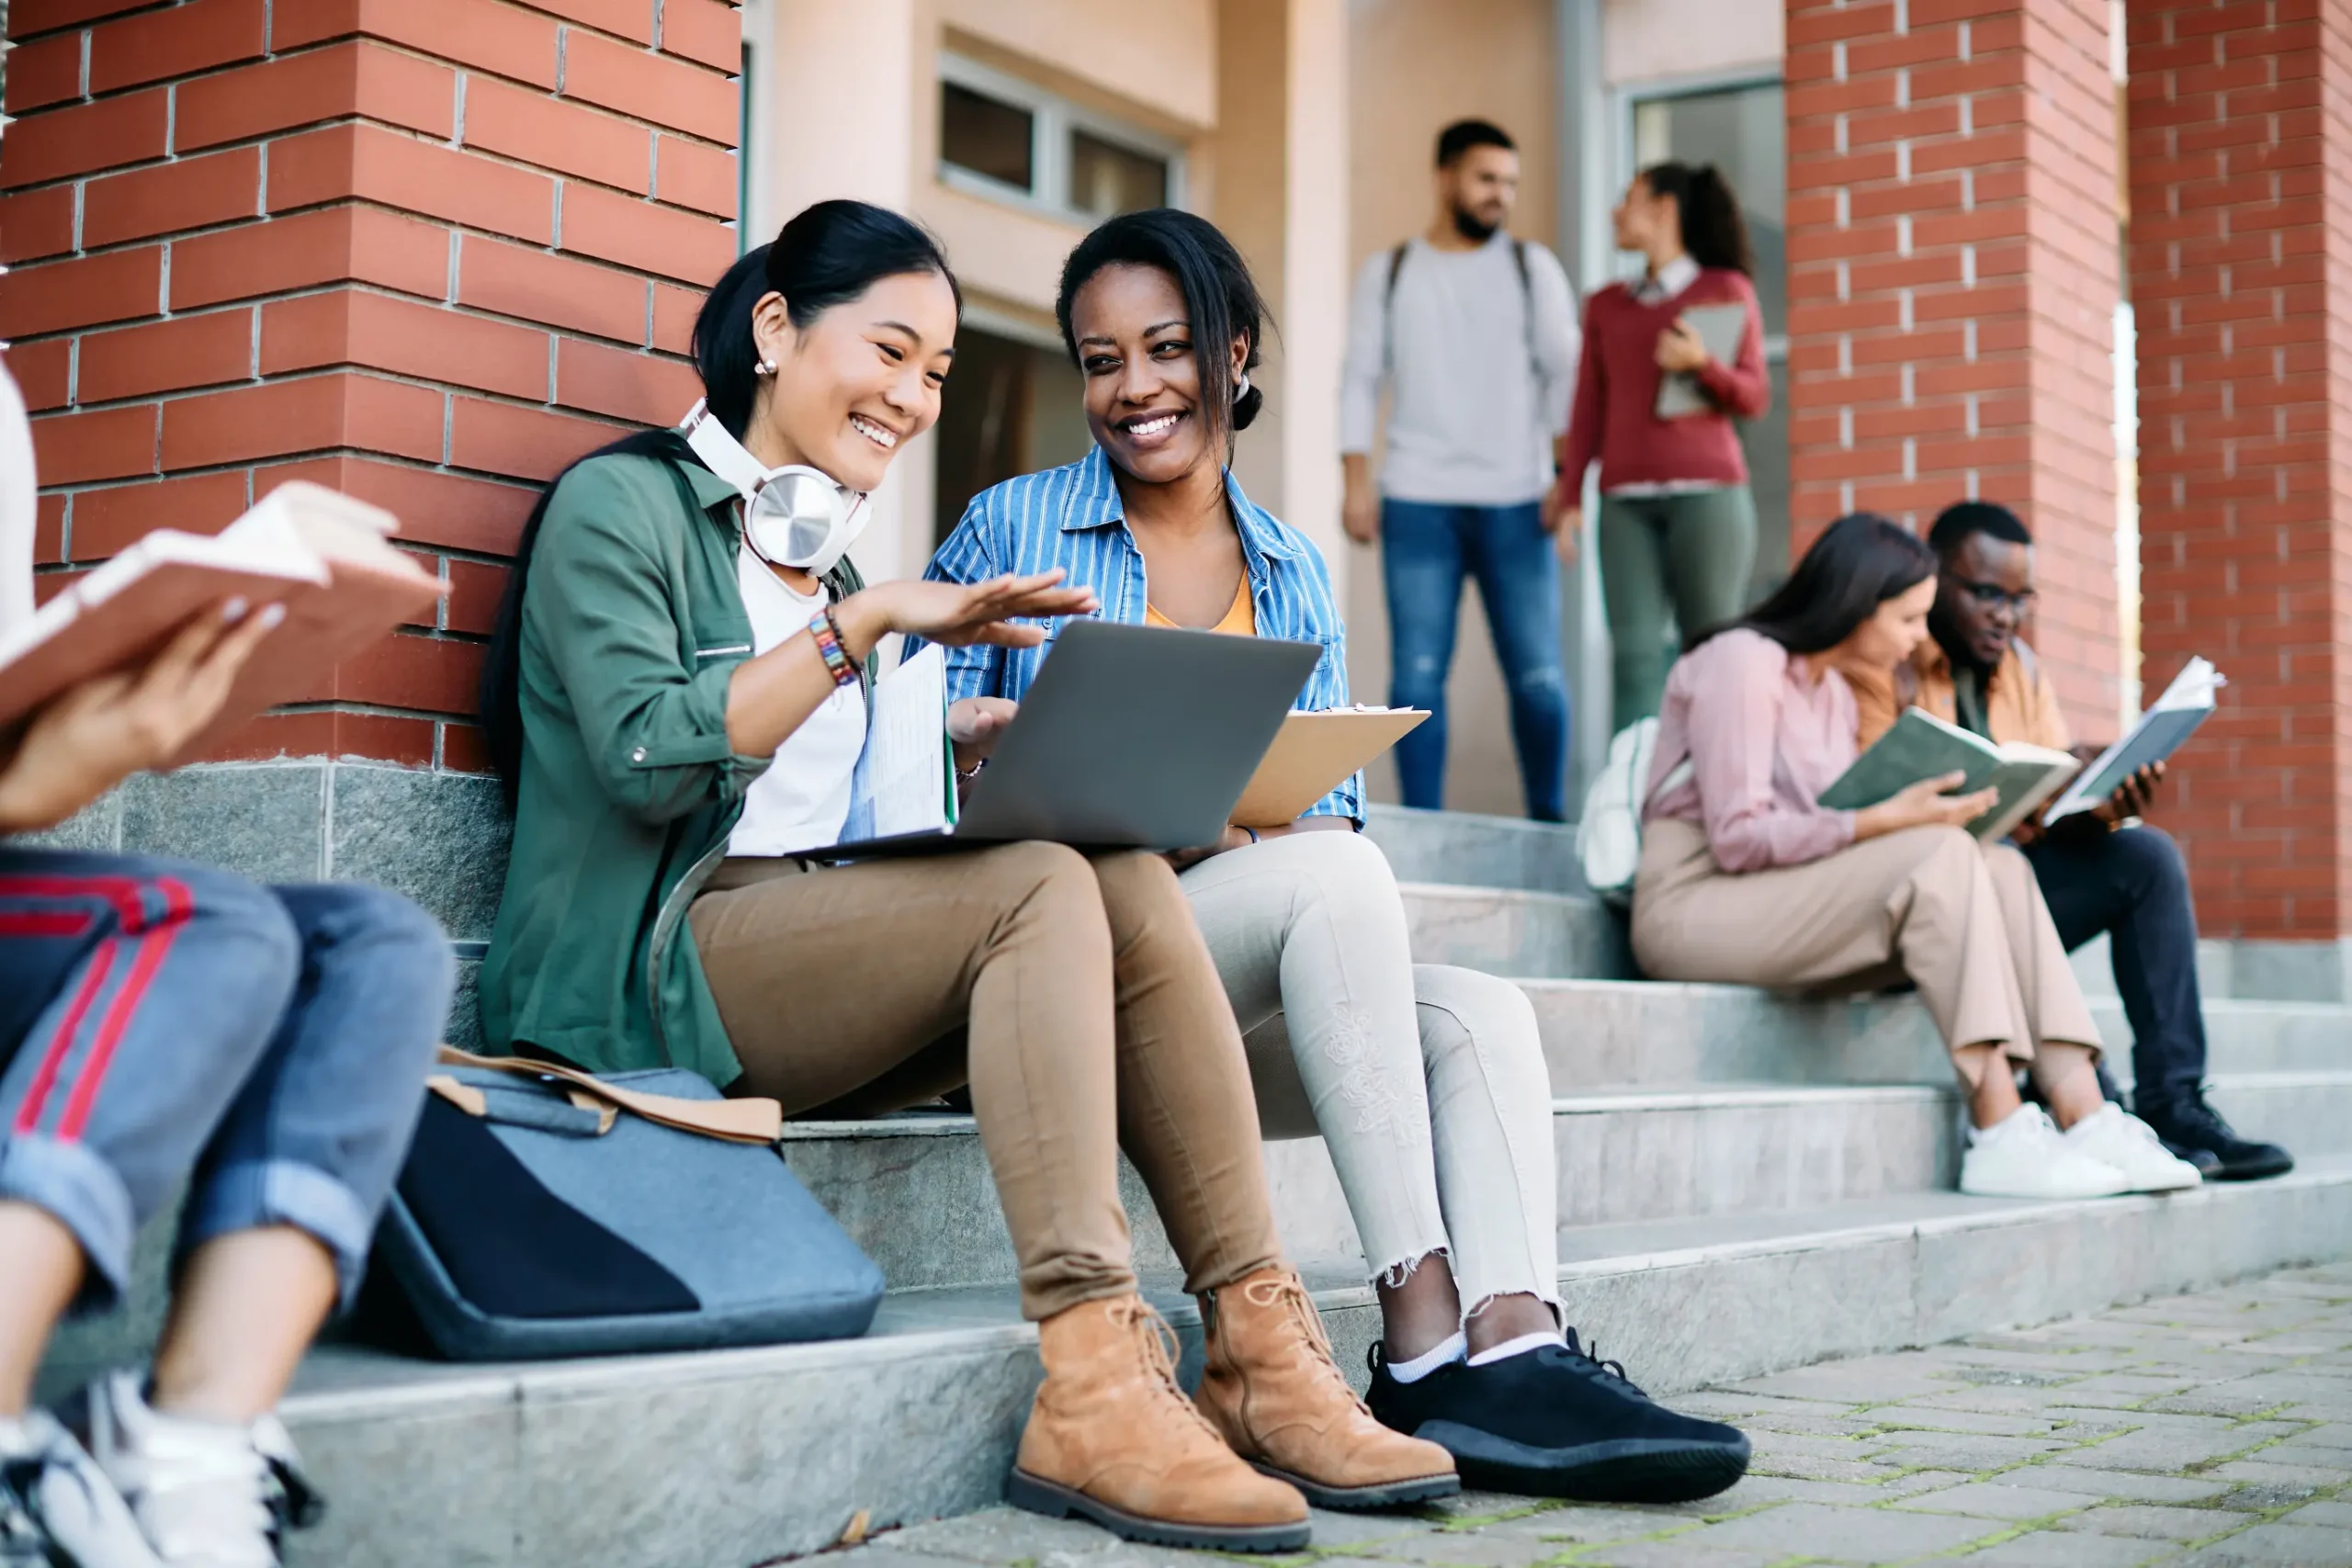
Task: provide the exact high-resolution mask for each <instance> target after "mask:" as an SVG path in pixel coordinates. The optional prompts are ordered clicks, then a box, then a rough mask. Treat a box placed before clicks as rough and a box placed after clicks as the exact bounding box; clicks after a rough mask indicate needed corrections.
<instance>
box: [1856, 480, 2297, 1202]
mask: <svg viewBox="0 0 2352 1568" xmlns="http://www.w3.org/2000/svg"><path fill="white" fill-rule="evenodd" d="M1928 544H1929V545H1930V546H1932V547H1934V549H1935V552H1936V558H1937V561H1938V571H1937V588H1936V604H1935V608H1934V610H1933V611H1932V612H1931V613H1930V614H1929V615H1928V633H1929V635H1928V637H1926V638H1925V639H1923V640H1922V641H1921V642H1920V644H1919V646H1918V649H1917V651H1916V652H1914V653H1913V655H1912V656H1911V659H1910V660H1908V661H1907V662H1906V663H1905V664H1903V665H1900V666H1897V667H1896V668H1895V669H1894V670H1892V671H1884V670H1866V671H1849V679H1851V680H1852V682H1853V684H1854V696H1855V700H1856V704H1857V707H1858V713H1859V721H1860V740H1861V743H1862V744H1863V745H1865V746H1868V745H1869V744H1870V743H1871V741H1873V740H1875V739H1877V738H1878V736H1879V735H1880V734H1882V733H1883V732H1884V731H1885V730H1886V729H1888V728H1891V727H1892V726H1893V725H1894V720H1895V718H1896V716H1898V715H1899V714H1900V713H1901V711H1902V709H1903V708H1904V707H1905V706H1906V705H1917V706H1919V707H1923V708H1925V709H1927V710H1928V712H1929V713H1932V714H1934V715H1936V716H1938V717H1939V718H1942V719H1946V720H1948V721H1950V722H1952V723H1955V724H1958V725H1960V726H1961V727H1962V728H1966V729H1969V730H1972V731H1973V732H1974V733H1976V734H1978V735H1982V736H1984V737H1985V738H1986V739H1990V740H1993V741H1996V742H2000V743H2007V742H2011V741H2020V740H2021V741H2026V742H2028V743H2030V744H2032V745H2036V746H2045V747H2049V748H2052V749H2053V750H2060V751H2065V750H2073V751H2074V752H2075V755H2076V756H2077V757H2078V758H2080V759H2081V760H2082V761H2086V762H2087V761H2091V760H2092V759H2094V758H2095V757H2097V756H2098V750H2099V749H2098V748H2096V747H2087V746H2074V745H2072V737H2071V735H2070V733H2069V731H2068V728H2067V725H2066V719H2065V715H2064V712H2063V711H2062V710H2061V708H2060V707H2059V704H2058V693H2057V688H2056V687H2055V686H2054V685H2052V683H2051V680H2050V675H2049V672H2048V671H2045V670H2043V669H2042V668H2041V665H2040V663H2039V661H2037V660H2035V658H2034V656H2033V649H2031V647H2030V646H2029V645H2028V644H2027V642H2026V640H2025V638H2024V637H2023V636H2022V635H2020V634H2021V631H2022V626H2023V622H2024V618H2025V615H2026V614H2027V613H2028V612H2029V611H2030V609H2031V608H2032V606H2033V603H2034V583H2033V536H2032V534H2031V533H2030V532H2029V531H2028V530H2027V528H2026V525H2024V523H2022V522H2020V521H2019V520H2018V515H2017V513H2014V512H2011V511H2010V510H2009V509H2008V508H2007V507H2006V506H2001V505H1997V504H1996V503H1994V502H1984V501H1963V502H1957V503H1955V504H1953V505H1951V506H1949V507H1947V508H1945V509H1944V512H1943V513H1942V515H1940V516H1939V517H1938V518H1937V519H1936V523H1935V527H1934V528H1933V529H1932V530H1931V531H1930V532H1929V534H1928ZM2163 777H2164V765H2163V764H2162V763H2161V762H2159V763H2157V764H2155V765H2154V767H2153V768H2150V769H2147V770H2145V771H2143V773H2140V774H2139V775H2138V776H2136V777H2133V778H2131V779H2130V780H2128V781H2127V782H2126V783H2125V784H2123V785H2122V786H2121V787H2120V788H2119V789H2118V790H2117V791H2116V792H2115V794H2114V795H2113V796H2112V797H2111V798H2109V800H2108V801H2107V802H2105V803H2104V804H2103V805H2101V806H2099V807H2096V808H2095V809H2093V810H2090V811H2086V812H2082V813H2078V814H2075V815H2070V816H2068V817H2066V818H2064V819H2063V820H2061V821H2059V822H2057V823H2055V824H2053V825H2052V826H2051V827H2050V828H2049V829H2047V830H2043V829H2041V828H2040V827H2038V826H2037V825H2035V824H2028V825H2027V827H2026V829H2024V830H2023V831H2022V832H2020V833H2019V835H2018V838H2019V840H2020V842H2021V843H2022V845H2023V848H2024V851H2025V858H2026V860H2027V862H2028V863H2030V865H2031V866H2032V867H2033V872H2034V877H2035V879H2036V881H2038V882H2039V883H2040V885H2041V896H2042V898H2043V900H2044V901H2045V902H2047V903H2048V904H2049V906H2050V914H2051V918H2052V919H2053V920H2055V921H2056V922H2057V927H2058V935H2059V939H2060V940H2061V941H2062V942H2064V943H2065V944H2066V948H2067V951H2069V952H2072V951H2073V950H2075V948H2078V947H2080V946H2082V945H2083V944H2084V943H2085V942H2088V941H2090V940H2091V939H2092V938H2093V937H2095V936H2098V935H2100V934H2101V933H2105V934H2106V935H2107V936H2108V937H2109V942H2110V943H2111V954H2110V962H2111V963H2112V964H2113V965H2114V969H2115V987H2116V990H2117V992H2118V994H2119V995H2120V996H2121V998H2123V1013H2124V1017H2125V1018H2127V1019H2128V1020H2130V1021H2131V1069H2132V1088H2131V1109H2132V1110H2133V1111H2134V1112H2135V1113H2136V1114H2137V1115H2138V1116H2139V1118H2140V1119H2141V1120H2142V1121H2143V1122H2146V1123H2147V1124H2148V1125H2149V1126H2151V1127H2153V1128H2154V1129H2155V1131H2156V1135H2157V1136H2158V1137H2160V1138H2162V1139H2163V1140H2164V1141H2165V1146H2166V1147H2168V1148H2170V1149H2171V1150H2172V1151H2173V1153H2174V1154H2176V1155H2177V1156H2180V1157H2181V1158H2183V1159H2186V1160H2188V1161H2189V1162H2190V1163H2192V1164H2194V1165H2196V1166H2197V1167H2198V1168H2199V1169H2200V1170H2202V1171H2203V1172H2205V1173H2206V1174H2207V1175H2209V1176H2218V1177H2221V1178H2223V1179H2248V1178H2255V1177H2266V1176H2277V1175H2279V1174H2282V1173H2283V1172H2286V1171H2288V1170H2291V1169H2292V1168H2294V1163H2295V1162H2294V1159H2293V1156H2290V1155H2289V1154H2288V1152H2287V1151H2286V1150H2285V1149H2282V1148H2280V1147H2279V1146H2278V1145H2276V1144H2266V1143H2261V1142H2258V1141H2256V1140H2254V1139H2251V1138H2245V1137H2241V1136H2239V1135H2238V1134H2237V1132H2236V1131H2235V1130H2234V1129H2233V1128H2232V1127H2231V1126H2230V1124H2229V1123H2228V1122H2226V1121H2224V1120H2222V1116H2221V1114H2220V1112H2218V1111H2215V1110H2214V1109H2213V1108H2212V1107H2211V1105H2209V1104H2208V1103H2206V1100H2205V1089H2204V1083H2205V1015H2204V1008H2203V1003H2202V1000H2201V998H2200V997H2199V988H2198V979H2197V911H2196V909H2195V908H2194V906H2193V905H2192V904H2191V903H2190V901H2189V892H2188V870H2187V868H2186V867H2185V866H2184V865H2183V864H2182V863H2181V858H2180V849H2179V846H2178V845H2177V844H2175V843H2174V842H2173V840H2172V839H2171V837H2170V836H2169V835H2167V834H2166V833H2165V831H2164V829H2161V828H2154V827H2151V826H2149V825H2147V824H2146V823H2144V822H2141V821H2139V820H2137V818H2139V817H2140V816H2141V814H2142V813H2143V811H2144V810H2146V808H2147V807H2148V805H2149V803H2150V801H2151V799H2152V798H2153V796H2154V790H2155V788H2156V785H2157V784H2158V783H2159V782H2160V781H2161V780H2162V779H2163ZM2110 1088H2111V1086H2110Z"/></svg>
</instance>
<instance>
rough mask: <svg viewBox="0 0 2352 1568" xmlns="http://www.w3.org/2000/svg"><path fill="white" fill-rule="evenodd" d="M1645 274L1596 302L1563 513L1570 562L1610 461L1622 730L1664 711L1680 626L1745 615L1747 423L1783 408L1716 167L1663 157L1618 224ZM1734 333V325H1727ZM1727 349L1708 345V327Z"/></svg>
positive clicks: (1572, 428)
mask: <svg viewBox="0 0 2352 1568" xmlns="http://www.w3.org/2000/svg"><path fill="white" fill-rule="evenodd" d="M1611 218H1612V220H1613V221H1614V222H1615V224H1616V231H1617V248H1618V249H1620V250H1625V251H1639V252H1640V253H1641V254H1642V255H1643V256H1644V258H1645V260H1646V261H1647V263H1648V265H1647V267H1646V269H1645V271H1644V273H1643V275H1642V276H1641V278H1640V279H1639V281H1637V282H1634V283H1631V284H1625V283H1612V284H1611V285H1610V286H1609V287H1608V288H1602V289H1600V290H1598V291H1597V292H1595V293H1594V294H1593V295H1592V297H1591V298H1590V299H1588V300H1587V301H1586V303H1585V312H1584V356H1583V358H1582V360H1581V362H1580V364H1579V367H1578V370H1577V390H1576V399H1575V402H1574V405H1573V407H1574V411H1575V412H1574V414H1573V416H1572V418H1571V419H1570V421H1569V424H1568V430H1567V434H1566V435H1564V436H1563V437H1561V439H1560V444H1559V478H1558V479H1557V481H1556V485H1555V491H1554V499H1553V502H1552V505H1551V507H1550V509H1549V514H1550V515H1552V516H1555V517H1556V518H1557V519H1558V522H1557V525H1556V526H1555V530H1554V536H1555V540H1556V542H1557V543H1558V546H1559V548H1560V551H1561V553H1562V554H1563V556H1564V557H1565V556H1572V555H1573V554H1574V552H1575V550H1576V548H1577V540H1578V539H1579V538H1580V537H1581V536H1582V533H1583V527H1584V512H1583V507H1584V499H1583V498H1584V481H1585V474H1586V471H1587V470H1588V469H1589V468H1591V466H1592V464H1593V462H1594V461H1595V460H1596V459H1598V460H1599V462H1600V526H1599V528H1598V530H1597V538H1598V543H1599V546H1600V594H1601V601H1602V604H1604V606H1605V607H1606V610H1607V614H1608V618H1609V641H1610V657H1611V666H1612V676H1611V698H1612V706H1611V720H1610V722H1611V724H1612V725H1614V726H1616V727H1617V728H1620V729H1622V728H1624V727H1625V726H1626V725H1629V724H1631V723H1633V722H1634V720H1636V719H1640V718H1646V717H1649V716H1651V715H1653V714H1656V713H1657V711H1658V699H1659V694H1661V693H1662V692H1663V691H1664V689H1665V686H1666V665H1667V618H1668V615H1671V616H1672V617H1673V620H1674V624H1675V625H1676V626H1679V627H1680V628H1681V631H1682V634H1683V635H1684V636H1685V637H1688V636H1690V635H1691V634H1692V633H1695V632H1698V631H1702V630H1704V629H1706V628H1708V627H1711V626H1720V625H1722V624H1723V623H1724V622H1725V621H1728V620H1730V619H1731V618H1732V617H1733V616H1734V615H1737V614H1739V612H1740V610H1741V608H1742V607H1743V606H1744V605H1745V604H1746V602H1747V574H1748V570H1749V569H1750V568H1751V567H1753V566H1754V565H1755V562H1756V504H1755V502H1754V501H1753V500H1752V499H1751V498H1750V496H1749V494H1748V491H1747V457H1746V455H1745V454H1744V453H1743V452H1742V451H1741V450H1740V445H1739V431H1738V429H1737V427H1736V425H1734V424H1733V423H1732V422H1733V421H1734V420H1736V419H1756V418H1758V417H1760V416H1761V415H1762V414H1763V412H1764V411H1765V409H1766V408H1767V406H1769V405H1770V401H1771V395H1772V393H1771V384H1770V381H1769V379H1768V378H1767V377H1766V375H1765V370H1764V318H1763V315H1762V313H1761V312H1760V311H1759V310H1758V307H1757V303H1756V287H1755V285H1754V284H1753V283H1751V282H1750V281H1749V278H1750V277H1751V276H1753V275H1754V273H1755V270H1756V265H1755V261H1754V258H1753V257H1752V255H1751V254H1750V253H1749V250H1748V243H1747V221H1746V220H1745V219H1743V218H1742V217H1741V216H1740V210H1739V201H1738V198H1737V197H1735V196H1733V194H1732V190H1731V186H1730V185H1729V184H1728V183H1726V182H1725V181H1724V177H1723V175H1720V174H1718V173H1717V172H1716V171H1715V169H1714V168H1713V166H1712V165H1702V166H1700V167H1697V168H1693V167H1692V166H1691V165H1690V164H1674V163H1667V164H1653V165H1651V166H1650V167H1649V168H1646V169H1645V170H1643V171H1642V172H1641V173H1640V174H1638V175H1634V181H1633V184H1631V185H1630V186H1627V187H1626V189H1625V195H1624V198H1623V200H1621V201H1620V202H1618V204H1617V208H1616V210H1615V211H1614V212H1613V213H1612V214H1611ZM1724 328H1728V330H1727V331H1726V330H1723V329H1724ZM1708 329H1713V339H1714V340H1715V341H1716V342H1717V343H1718V344H1721V345H1722V346H1718V347H1713V348H1711V347H1710V346H1709V344H1710V333H1709V331H1708Z"/></svg>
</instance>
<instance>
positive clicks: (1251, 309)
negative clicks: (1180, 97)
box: [1054, 207, 1271, 437]
mask: <svg viewBox="0 0 2352 1568" xmlns="http://www.w3.org/2000/svg"><path fill="white" fill-rule="evenodd" d="M1112 266H1150V267H1158V268H1159V270H1160V271H1162V272H1164V273H1166V274H1168V276H1170V277H1172V278H1174V279H1175V280H1176V288H1177V291H1178V292H1179V293H1181V294H1182V295H1183V296H1184V314H1185V315H1186V317H1187V318H1189V319H1190V321H1191V322H1192V326H1193V360H1194V361H1195V362H1196V363H1197V364H1198V365H1199V367H1200V377H1201V412H1202V414H1203V415H1204V417H1205V418H1206V419H1207V420H1208V422H1209V429H1210V430H1211V431H1213V432H1216V434H1221V435H1224V436H1227V437H1230V436H1231V435H1232V434H1233V433H1234V432H1236V431H1239V430H1247V429H1249V428H1250V421H1252V420H1254V419H1256V418H1257V417H1258V411H1259V410H1260V409H1261V408H1263V407H1264V406H1265V402H1266V395H1265V393H1263V392H1261V391H1260V390H1259V389H1257V388H1256V387H1255V386H1252V387H1251V388H1250V389H1249V390H1248V391H1246V392H1244V393H1242V394H1241V395H1240V396H1239V397H1238V398H1236V397H1235V396H1234V395H1233V385H1234V383H1233V340H1234V339H1235V338H1237V337H1240V338H1246V339H1248V340H1249V344H1250V348H1249V352H1248V354H1247V355H1245V356H1244V357H1243V359H1242V362H1241V366H1242V370H1243V372H1244V374H1247V373H1248V372H1249V371H1251V370H1255V369H1256V368H1257V367H1258V362H1259V358H1260V355H1259V352H1258V350H1259V343H1260V340H1261V338H1262V337H1263V335H1264V333H1265V332H1266V330H1267V328H1268V327H1269V326H1270V325H1271V323H1270V321H1269V320H1268V312H1267V310H1266V301H1265V298H1264V296H1262V295H1261V294H1260V293H1259V292H1258V280H1257V279H1256V278H1254V277H1251V276H1250V264H1249V263H1247V262H1245V261H1243V260H1242V259H1241V253H1240V252H1239V251H1237V250H1235V249H1234V248H1233V242H1232V241H1230V240H1228V239H1227V238H1226V237H1225V234H1224V233H1223V231H1220V230H1219V229H1218V228H1217V226H1216V224H1214V223H1212V222H1210V221H1209V220H1207V219H1205V218H1198V217H1195V216H1193V214H1192V213H1189V212H1181V211H1179V210H1177V209H1175V208H1172V207H1154V208H1149V209H1146V210H1144V211H1141V212H1127V213H1122V214H1121V215H1120V216H1118V217H1116V218H1114V219H1112V220H1110V221H1109V222H1107V223H1104V224H1103V226H1102V227H1101V228H1099V229H1097V230H1095V231H1094V232H1092V233H1091V234H1089V235H1087V236H1086V238H1084V239H1083V240H1080V242H1079V243H1078V246H1077V248H1076V249H1074V250H1072V251H1071V252H1070V254H1069V260H1068V261H1066V262H1064V263H1063V264H1062V286H1061V291H1060V293H1059V295H1058V296H1057V298H1056V299H1055V300H1054V318H1055V320H1057V321H1059V322H1060V323H1061V328H1062V345H1063V346H1064V347H1066V348H1068V349H1069V356H1070V359H1071V360H1072V361H1073V362H1075V361H1076V360H1077V358H1078V334H1077V333H1076V332H1075V331H1074V330H1073V329H1072V328H1071V326H1070V320H1069V312H1070V307H1071V305H1072V304H1073V303H1074V302H1075V301H1076V300H1077V299H1078V291H1079V290H1080V289H1081V288H1085V287H1086V285H1087V284H1088V282H1089V281H1091V279H1092V278H1093V276H1094V275H1095V274H1096V273H1098V272H1101V271H1102V270H1103V268H1105V267H1112Z"/></svg>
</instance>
